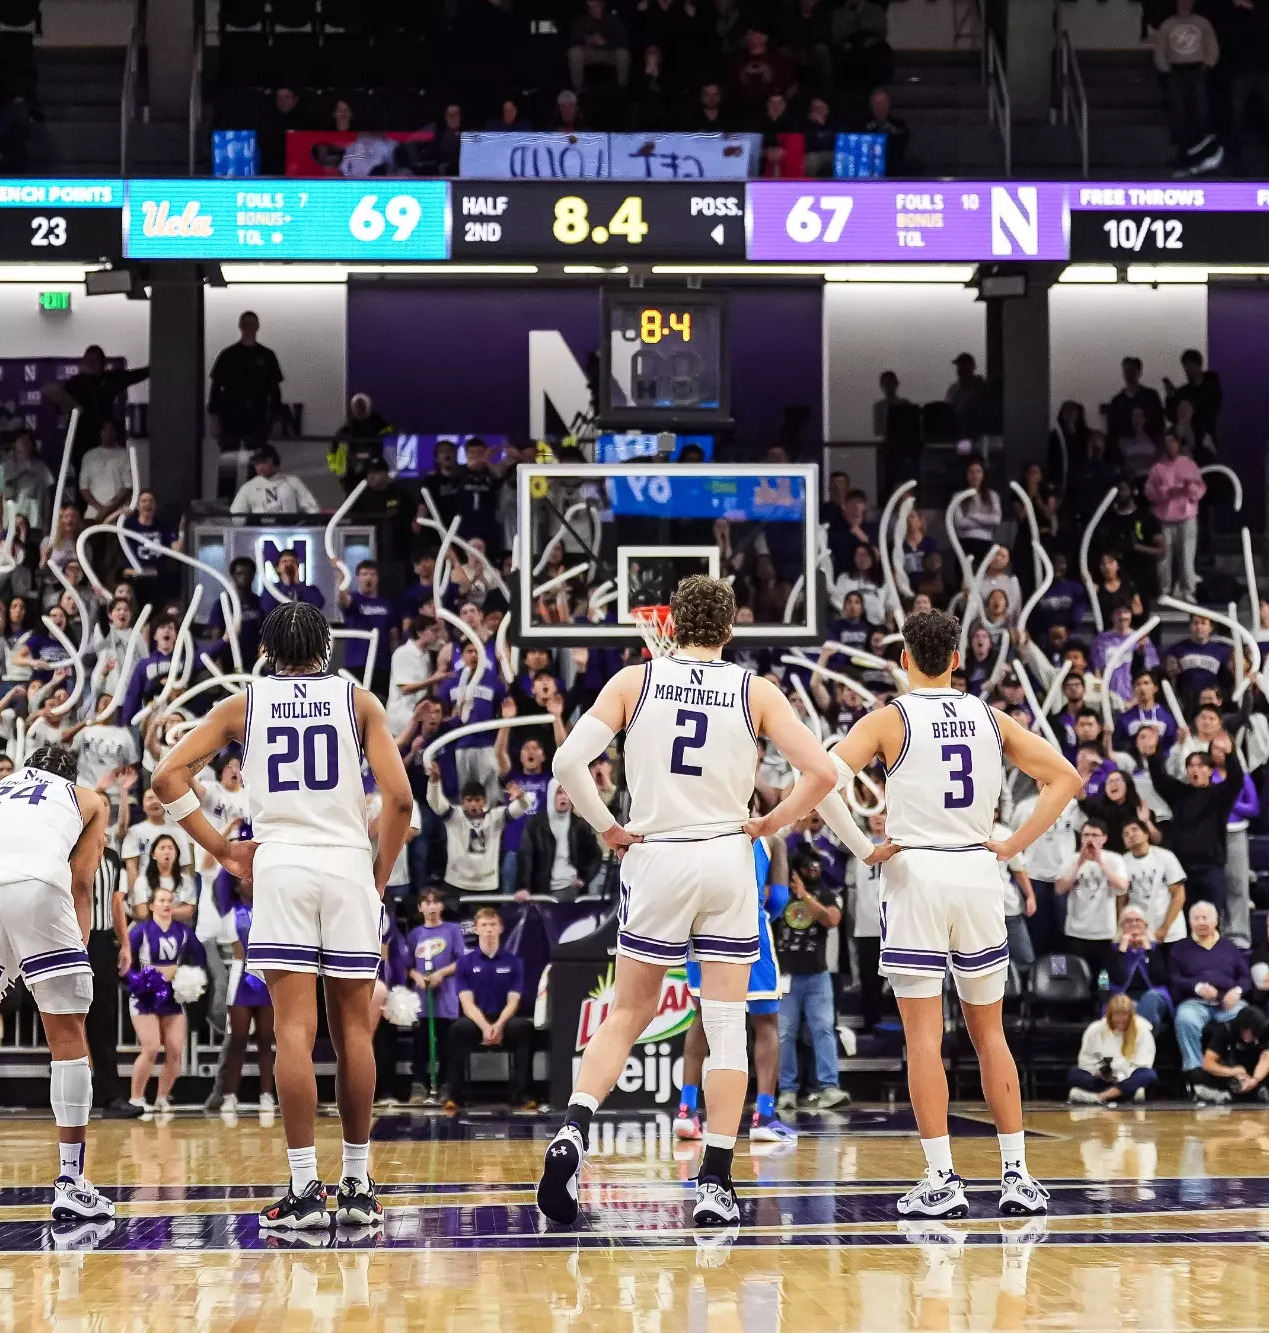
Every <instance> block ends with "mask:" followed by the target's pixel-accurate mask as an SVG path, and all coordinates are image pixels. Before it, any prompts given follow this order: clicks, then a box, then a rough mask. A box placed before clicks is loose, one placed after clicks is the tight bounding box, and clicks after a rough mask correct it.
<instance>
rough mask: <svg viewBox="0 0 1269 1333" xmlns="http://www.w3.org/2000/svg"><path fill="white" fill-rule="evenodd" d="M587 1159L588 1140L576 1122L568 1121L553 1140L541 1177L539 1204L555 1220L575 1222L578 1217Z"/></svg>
mask: <svg viewBox="0 0 1269 1333" xmlns="http://www.w3.org/2000/svg"><path fill="white" fill-rule="evenodd" d="M585 1160H586V1144H585V1142H584V1141H583V1139H582V1134H581V1131H580V1130H579V1129H578V1128H577V1126H576V1125H564V1126H562V1127H561V1129H560V1131H559V1133H558V1134H556V1136H555V1137H554V1138H553V1139H552V1140H551V1142H550V1144H549V1145H548V1147H547V1150H546V1161H545V1162H544V1163H543V1165H542V1179H541V1180H539V1181H538V1208H539V1210H540V1211H541V1212H542V1213H543V1214H544V1215H545V1216H546V1217H548V1218H550V1220H551V1221H552V1222H558V1223H559V1224H560V1225H561V1226H571V1225H572V1224H573V1223H574V1222H576V1221H577V1214H578V1212H579V1206H578V1202H577V1189H578V1185H579V1183H580V1181H581V1177H582V1163H583V1162H585Z"/></svg>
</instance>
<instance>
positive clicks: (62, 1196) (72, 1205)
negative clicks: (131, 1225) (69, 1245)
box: [53, 1176, 115, 1222]
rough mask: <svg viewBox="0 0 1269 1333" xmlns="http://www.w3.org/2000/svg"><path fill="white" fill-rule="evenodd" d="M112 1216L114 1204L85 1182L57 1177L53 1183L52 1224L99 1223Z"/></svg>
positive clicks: (67, 1177)
mask: <svg viewBox="0 0 1269 1333" xmlns="http://www.w3.org/2000/svg"><path fill="white" fill-rule="evenodd" d="M114 1215H115V1206H114V1204H113V1203H112V1202H111V1201H110V1200H109V1199H107V1198H106V1196H105V1195H104V1194H101V1193H99V1192H98V1191H97V1190H96V1189H94V1188H93V1186H92V1185H91V1184H90V1183H89V1182H88V1181H87V1180H72V1179H71V1177H70V1176H58V1178H57V1180H56V1181H55V1182H54V1184H53V1221H54V1222H100V1221H104V1220H105V1219H106V1218H109V1217H113V1216H114Z"/></svg>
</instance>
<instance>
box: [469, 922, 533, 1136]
mask: <svg viewBox="0 0 1269 1333" xmlns="http://www.w3.org/2000/svg"><path fill="white" fill-rule="evenodd" d="M476 940H477V947H476V948H475V949H473V950H472V951H471V952H470V953H468V954H464V955H463V957H462V958H460V959H459V960H458V971H457V978H456V979H457V985H458V1003H459V1007H460V1008H461V1009H462V1011H463V1012H462V1016H461V1017H459V1018H457V1019H456V1020H455V1021H454V1025H453V1026H452V1027H451V1028H450V1033H449V1048H450V1063H449V1067H450V1086H451V1087H452V1088H453V1091H454V1098H453V1100H454V1101H455V1102H456V1103H457V1105H459V1106H461V1105H462V1104H463V1102H464V1101H465V1100H466V1095H467V1078H466V1070H467V1057H468V1056H469V1055H471V1053H472V1052H473V1051H477V1050H498V1051H503V1050H505V1051H508V1052H509V1054H510V1055H511V1078H510V1087H509V1093H510V1097H509V1100H510V1102H511V1105H512V1106H513V1107H514V1108H515V1109H516V1110H519V1111H536V1110H537V1103H536V1102H534V1101H533V1100H532V1099H531V1098H530V1097H529V1076H530V1064H531V1061H532V1059H533V1022H532V1020H531V1019H528V1018H522V1017H520V1016H519V1015H518V1012H517V1011H518V1010H519V1008H520V1000H521V998H522V996H523V994H524V963H523V961H522V960H521V959H519V958H517V957H516V955H515V954H513V953H510V952H509V951H508V950H506V949H504V948H503V947H502V944H501V940H502V917H501V916H499V915H498V909H497V908H495V907H479V908H477V909H476ZM448 1105H449V1103H446V1106H447V1109H448Z"/></svg>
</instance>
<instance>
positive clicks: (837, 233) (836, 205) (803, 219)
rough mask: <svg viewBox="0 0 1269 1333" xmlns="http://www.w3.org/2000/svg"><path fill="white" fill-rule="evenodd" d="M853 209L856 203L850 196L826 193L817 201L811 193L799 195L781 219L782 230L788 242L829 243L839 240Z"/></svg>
mask: <svg viewBox="0 0 1269 1333" xmlns="http://www.w3.org/2000/svg"><path fill="white" fill-rule="evenodd" d="M854 207H855V200H854V198H853V197H852V196H851V195H849V194H825V195H821V196H820V197H819V199H818V200H817V199H816V198H815V196H814V195H813V194H803V195H799V196H798V200H797V202H796V203H795V204H794V205H793V207H792V208H791V209H789V212H788V215H787V216H786V217H785V219H784V230H785V232H786V234H787V235H788V237H789V239H790V240H791V241H799V242H802V243H804V244H805V243H808V242H810V241H818V240H824V241H826V242H828V243H829V244H832V243H833V242H834V241H840V240H841V239H842V232H843V231H845V230H846V222H847V220H848V219H849V217H850V215H851V211H852V210H853V209H854ZM822 214H826V215H827V217H824V216H821V215H822ZM821 232H822V233H823V235H822V236H821Z"/></svg>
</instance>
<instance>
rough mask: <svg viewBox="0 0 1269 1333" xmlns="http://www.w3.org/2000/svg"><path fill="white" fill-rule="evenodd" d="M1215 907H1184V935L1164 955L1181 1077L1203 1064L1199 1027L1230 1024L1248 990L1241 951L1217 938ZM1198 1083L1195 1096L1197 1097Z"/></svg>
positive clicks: (1248, 974) (1247, 970)
mask: <svg viewBox="0 0 1269 1333" xmlns="http://www.w3.org/2000/svg"><path fill="white" fill-rule="evenodd" d="M1216 923H1217V916H1216V908H1215V907H1213V906H1212V904H1211V903H1209V902H1202V901H1200V902H1196V903H1195V904H1194V905H1193V906H1192V907H1191V908H1190V938H1189V939H1187V940H1177V942H1176V943H1175V944H1174V945H1173V946H1172V952H1171V953H1170V954H1169V955H1168V980H1169V983H1170V985H1171V988H1172V999H1173V1001H1174V1002H1175V1003H1176V1018H1175V1020H1174V1021H1175V1023H1176V1040H1177V1045H1178V1046H1179V1047H1180V1048H1181V1068H1182V1070H1183V1071H1184V1073H1185V1075H1186V1077H1187V1078H1190V1079H1191V1080H1192V1079H1193V1076H1194V1074H1195V1073H1197V1071H1198V1070H1199V1069H1200V1068H1201V1066H1202V1064H1203V1029H1204V1028H1205V1027H1206V1026H1207V1024H1209V1023H1231V1022H1233V1020H1234V1018H1235V1017H1236V1015H1237V1014H1238V1011H1239V1010H1240V1009H1242V1008H1243V1007H1244V1006H1245V1005H1246V1003H1247V998H1246V997H1247V996H1248V995H1250V994H1251V993H1252V980H1251V969H1250V968H1249V967H1248V966H1247V960H1246V958H1244V957H1243V952H1242V950H1241V949H1239V948H1238V946H1237V945H1235V944H1233V943H1232V942H1231V941H1229V940H1226V939H1222V938H1221V935H1220V932H1219V931H1218V930H1217V929H1216ZM1200 1087H1201V1085H1195V1095H1196V1096H1199V1097H1202V1096H1203V1093H1202V1092H1200Z"/></svg>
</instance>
